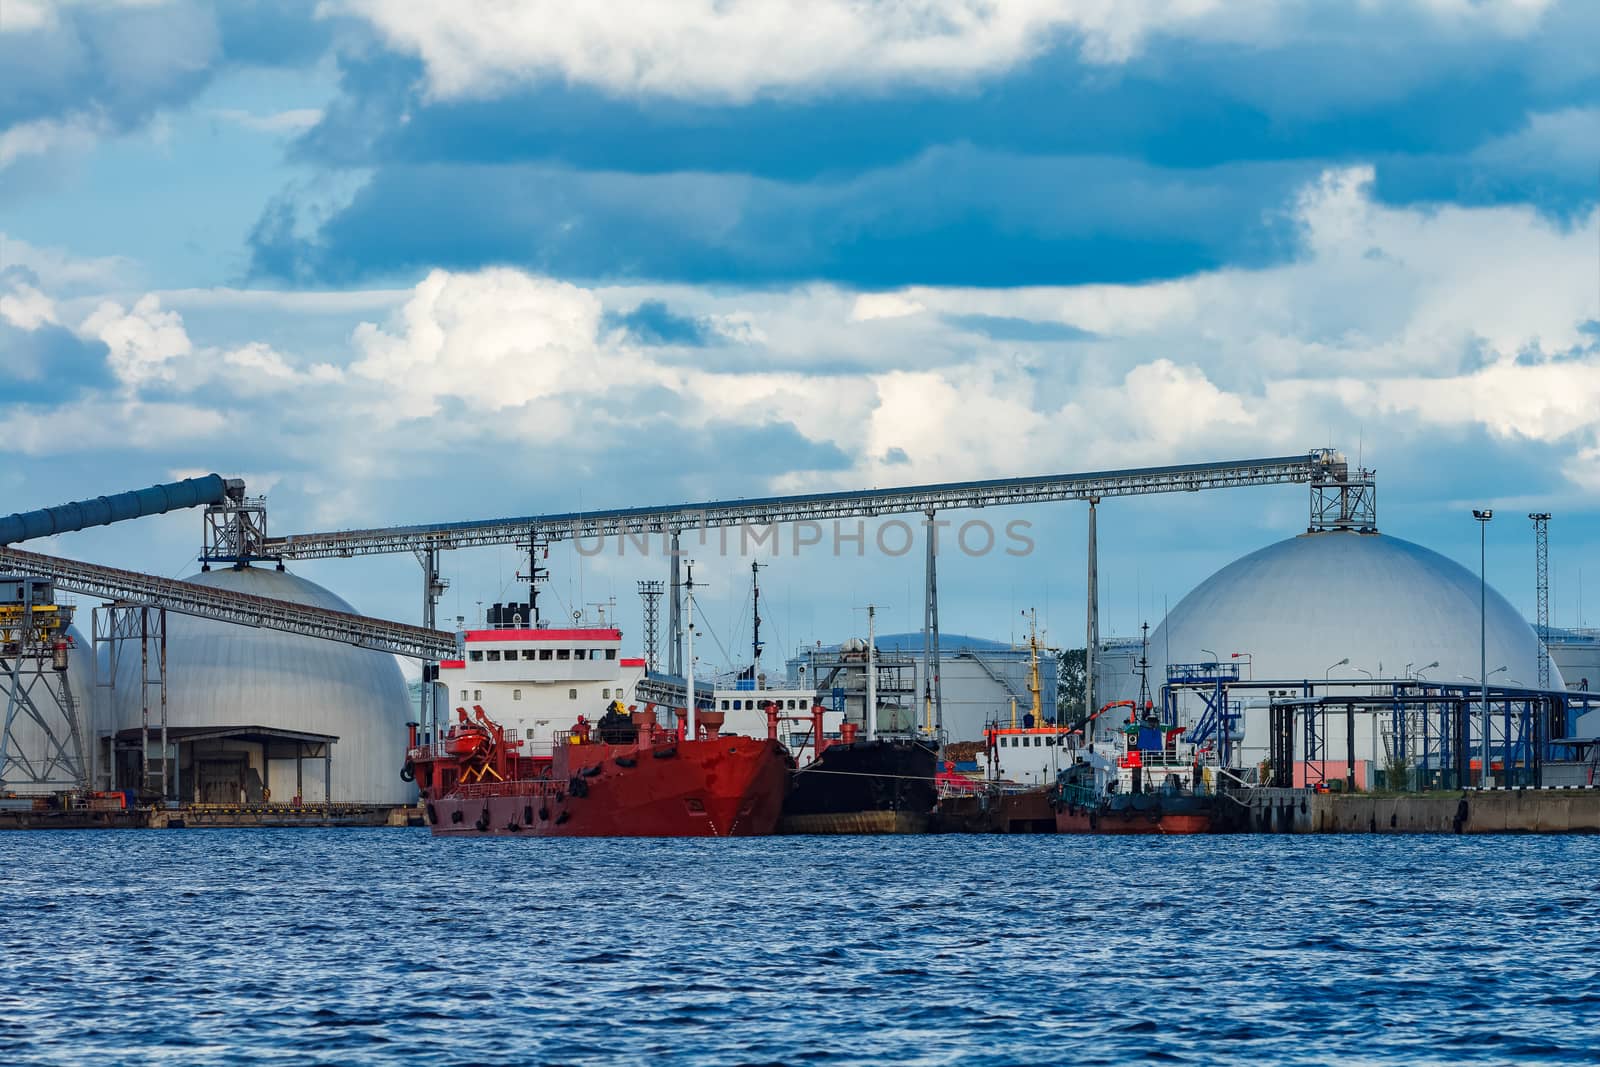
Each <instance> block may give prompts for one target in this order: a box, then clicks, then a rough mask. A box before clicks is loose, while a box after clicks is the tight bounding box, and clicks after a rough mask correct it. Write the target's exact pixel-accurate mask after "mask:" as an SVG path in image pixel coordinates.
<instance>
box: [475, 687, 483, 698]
mask: <svg viewBox="0 0 1600 1067" xmlns="http://www.w3.org/2000/svg"><path fill="white" fill-rule="evenodd" d="M472 699H473V700H482V699H483V690H482V689H474V690H473V691H472Z"/></svg>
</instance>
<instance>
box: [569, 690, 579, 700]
mask: <svg viewBox="0 0 1600 1067" xmlns="http://www.w3.org/2000/svg"><path fill="white" fill-rule="evenodd" d="M567 699H568V700H577V699H578V691H577V690H576V689H568V690H567Z"/></svg>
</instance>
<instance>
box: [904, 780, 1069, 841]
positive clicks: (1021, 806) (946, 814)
mask: <svg viewBox="0 0 1600 1067" xmlns="http://www.w3.org/2000/svg"><path fill="white" fill-rule="evenodd" d="M933 830H934V832H935V833H943V834H1049V833H1054V832H1055V819H1054V812H1052V811H1051V809H1050V794H1049V792H1048V791H1047V790H1044V789H1030V790H1027V791H1026V792H1022V793H1001V794H983V793H978V794H972V795H968V796H949V797H941V798H940V799H939V810H938V811H937V812H936V813H935V815H934V819H933Z"/></svg>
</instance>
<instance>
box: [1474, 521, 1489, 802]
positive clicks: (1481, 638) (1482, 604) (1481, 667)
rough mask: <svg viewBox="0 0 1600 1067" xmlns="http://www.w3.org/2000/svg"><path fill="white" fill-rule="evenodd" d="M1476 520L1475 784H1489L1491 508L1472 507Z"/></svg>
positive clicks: (1485, 785)
mask: <svg viewBox="0 0 1600 1067" xmlns="http://www.w3.org/2000/svg"><path fill="white" fill-rule="evenodd" d="M1472 517H1473V518H1474V519H1477V520H1478V689H1479V696H1480V698H1481V699H1482V701H1483V769H1482V771H1481V773H1480V774H1479V776H1478V784H1479V785H1481V786H1483V787H1484V788H1485V789H1487V788H1488V787H1489V575H1488V560H1489V557H1488V545H1489V520H1490V519H1492V518H1494V511H1493V509H1491V508H1484V509H1483V510H1482V511H1480V510H1478V509H1477V508H1473V509H1472Z"/></svg>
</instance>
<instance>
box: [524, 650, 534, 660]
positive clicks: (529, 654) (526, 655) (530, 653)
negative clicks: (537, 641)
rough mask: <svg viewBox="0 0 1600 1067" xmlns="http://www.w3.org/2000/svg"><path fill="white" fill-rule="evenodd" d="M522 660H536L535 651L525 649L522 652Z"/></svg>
mask: <svg viewBox="0 0 1600 1067" xmlns="http://www.w3.org/2000/svg"><path fill="white" fill-rule="evenodd" d="M522 658H523V659H533V658H534V651H533V649H531V648H525V649H523V650H522Z"/></svg>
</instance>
